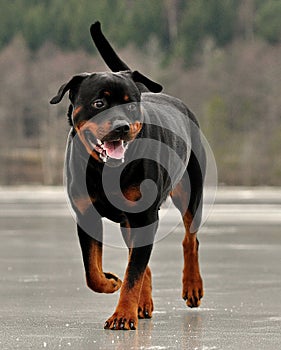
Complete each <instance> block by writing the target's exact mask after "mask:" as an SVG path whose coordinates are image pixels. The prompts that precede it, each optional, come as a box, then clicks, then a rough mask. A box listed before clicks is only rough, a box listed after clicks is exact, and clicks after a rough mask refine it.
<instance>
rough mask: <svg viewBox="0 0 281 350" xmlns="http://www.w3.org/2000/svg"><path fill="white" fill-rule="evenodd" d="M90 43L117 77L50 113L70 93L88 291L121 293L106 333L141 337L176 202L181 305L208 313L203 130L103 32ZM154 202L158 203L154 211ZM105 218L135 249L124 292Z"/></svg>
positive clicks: (74, 88) (75, 85) (84, 80)
mask: <svg viewBox="0 0 281 350" xmlns="http://www.w3.org/2000/svg"><path fill="white" fill-rule="evenodd" d="M91 34H92V38H93V40H94V42H95V44H96V46H97V48H98V50H99V51H100V53H101V55H102V56H103V58H104V60H105V62H106V63H107V64H108V66H109V67H110V68H111V70H112V71H113V73H112V72H105V73H91V74H88V73H83V74H80V75H76V76H74V77H72V78H71V79H70V80H69V81H68V82H67V83H65V84H64V85H62V86H61V88H60V89H59V91H58V94H57V95H56V96H55V97H54V98H53V99H52V100H51V103H52V104H56V103H59V102H60V101H61V100H62V98H63V96H64V94H65V93H66V92H67V91H69V99H70V102H71V105H70V108H69V112H68V116H69V121H70V124H71V127H72V128H71V131H70V134H69V140H68V146H67V151H66V164H65V167H66V177H67V189H68V194H69V198H70V201H71V205H72V207H73V209H74V211H75V213H76V216H77V229H78V235H79V240H80V244H81V249H82V254H83V261H84V265H85V271H86V280H87V285H88V286H89V287H90V288H91V289H92V290H93V291H96V292H99V293H113V292H115V291H117V290H118V289H119V288H120V287H121V292H120V298H119V302H118V305H117V307H116V310H115V312H114V313H113V315H112V316H111V317H110V318H109V319H108V320H107V321H106V323H105V326H104V327H105V328H108V329H136V327H137V324H138V318H151V317H152V312H153V301H152V294H151V292H152V287H151V271H150V268H149V267H148V262H149V258H150V254H151V251H152V246H153V239H154V236H155V233H156V229H157V224H158V210H159V208H160V206H161V204H162V203H163V202H164V201H165V200H166V198H167V197H168V196H169V195H171V198H172V200H173V202H174V204H175V205H176V207H177V208H178V209H179V210H180V212H181V214H182V217H183V223H184V227H185V237H184V240H183V252H184V269H183V280H182V282H183V290H182V297H183V299H184V300H186V304H187V305H188V306H189V307H197V306H199V304H200V299H201V298H202V296H203V284H202V279H201V276H200V272H199V264H198V240H197V238H196V230H197V228H198V227H199V224H200V220H201V211H202V188H203V180H204V172H205V152H204V149H203V146H202V144H201V140H200V132H199V129H198V123H197V121H196V119H195V117H194V115H193V114H192V113H191V112H190V111H189V110H188V108H187V107H186V106H185V105H184V104H183V103H182V102H181V101H180V100H179V99H176V98H173V97H171V96H168V95H165V94H162V93H160V91H161V90H162V87H161V86H160V85H159V84H157V83H155V82H153V81H151V80H150V79H148V78H146V77H145V76H143V75H142V74H140V73H138V72H132V71H130V70H129V67H128V66H127V65H126V64H125V63H124V62H123V61H121V60H120V58H119V57H118V56H117V55H116V53H115V52H114V50H113V49H112V47H111V46H110V44H109V43H108V41H107V40H106V38H105V37H104V36H103V34H102V32H101V29H100V24H99V22H97V23H95V24H94V25H92V27H91ZM167 147H168V148H169V149H170V150H172V151H171V152H172V153H169V151H167ZM174 153H175V156H173V154H174ZM183 168H184V171H183ZM120 169H121V170H122V171H121V170H120ZM116 179H117V180H118V181H117V180H116ZM147 180H150V181H148V182H147ZM151 182H153V183H154V187H153V188H155V185H156V187H157V191H156V192H155V191H154V192H155V193H154V194H153V196H154V197H153V196H149V194H151V187H149V185H151ZM105 183H106V186H105ZM105 187H106V188H105ZM152 192H153V191H152ZM146 196H148V197H151V198H152V197H153V198H152V199H151V198H149V200H150V202H149V200H148V201H146V198H145V197H146ZM103 217H106V218H108V219H110V220H112V221H114V222H118V223H120V227H121V232H122V235H123V237H124V240H125V242H126V244H127V245H128V247H129V261H128V266H127V269H126V273H125V276H124V280H123V282H121V280H120V279H119V278H118V277H117V276H116V275H115V274H113V273H107V272H103V268H102V246H103V244H102V242H103V234H102V218H103Z"/></svg>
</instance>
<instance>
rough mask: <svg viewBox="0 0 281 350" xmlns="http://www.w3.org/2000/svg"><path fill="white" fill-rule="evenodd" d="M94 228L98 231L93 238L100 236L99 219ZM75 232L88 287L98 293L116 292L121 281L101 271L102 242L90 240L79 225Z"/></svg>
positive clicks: (113, 275)
mask: <svg viewBox="0 0 281 350" xmlns="http://www.w3.org/2000/svg"><path fill="white" fill-rule="evenodd" d="M94 227H95V230H96V231H99V232H98V233H96V234H95V237H100V236H102V222H101V219H97V220H96V222H95V223H94ZM77 231H78V236H79V241H80V246H81V250H82V255H83V262H84V267H85V273H86V281H87V285H88V287H89V288H90V289H92V290H93V291H94V292H98V293H114V292H116V291H117V290H118V289H119V288H120V287H121V284H122V281H121V280H120V279H119V278H118V276H116V275H115V274H113V273H111V272H103V270H102V249H103V245H102V240H97V239H94V238H92V237H91V236H89V234H88V233H86V232H85V231H84V230H83V229H82V227H80V226H79V225H77ZM97 235H98V236H97Z"/></svg>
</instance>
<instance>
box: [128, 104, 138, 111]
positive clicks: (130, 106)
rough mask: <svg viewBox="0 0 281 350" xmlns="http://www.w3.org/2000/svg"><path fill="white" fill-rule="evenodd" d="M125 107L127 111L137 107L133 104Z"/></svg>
mask: <svg viewBox="0 0 281 350" xmlns="http://www.w3.org/2000/svg"><path fill="white" fill-rule="evenodd" d="M127 109H128V111H129V112H133V111H135V110H136V109H137V106H136V105H135V104H129V105H128V106H127Z"/></svg>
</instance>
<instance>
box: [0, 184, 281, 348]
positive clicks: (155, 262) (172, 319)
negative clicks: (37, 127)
mask: <svg viewBox="0 0 281 350" xmlns="http://www.w3.org/2000/svg"><path fill="white" fill-rule="evenodd" d="M179 222H180V220H179V215H178V212H177V211H176V210H175V209H173V208H172V207H171V208H169V210H166V209H165V212H164V215H163V222H162V225H161V226H160V230H162V231H161V232H164V231H163V230H166V231H167V234H165V235H164V236H166V237H165V238H164V239H162V240H160V241H159V242H157V243H156V244H155V246H154V251H153V254H152V258H151V264H150V265H151V268H152V273H153V296H154V307H155V311H154V313H153V318H152V319H151V320H140V322H139V328H138V330H137V331H127V332H124V331H123V332H122V331H108V330H103V323H104V321H105V320H106V319H107V318H108V316H110V315H111V314H112V312H113V311H114V307H115V305H116V303H117V299H118V294H113V295H104V294H96V293H93V292H91V291H90V290H89V289H88V288H87V287H86V286H85V281H84V271H83V265H82V259H81V253H80V248H79V246H78V240H77V236H76V231H75V223H74V221H73V218H72V217H71V215H70V212H69V209H68V207H67V204H66V199H65V195H64V192H63V190H62V189H61V188H55V189H54V188H44V189H42V188H21V189H13V188H11V189H5V188H2V189H0V235H1V245H0V259H1V264H0V270H1V274H0V279H1V284H0V320H1V327H0V349H16V348H19V349H41V348H46V349H120V350H121V349H122V350H123V349H194V350H195V349H199V350H200V349H202V350H203V349H204V350H211V349H239V348H240V349H255V350H256V349H259V350H260V349H278V348H280V343H281V334H280V333H281V332H280V329H281V302H280V295H281V189H278V188H273V189H272V188H261V189H251V188H227V189H225V188H224V189H219V191H218V194H217V201H216V204H215V205H214V207H213V210H212V213H211V215H210V217H209V219H208V221H207V222H206V223H205V225H204V227H203V228H202V229H201V231H200V233H199V241H200V263H201V273H202V277H203V279H204V284H205V296H204V298H203V299H202V304H201V306H200V308H198V309H188V308H187V307H186V306H185V303H184V301H183V300H182V299H181V272H182V264H183V259H182V248H181V241H182V238H183V228H182V226H181V225H178V223H179ZM115 229H116V228H115V227H113V225H112V224H109V223H106V224H105V230H106V231H107V232H108V234H110V233H111V232H112V230H115ZM118 242H119V241H118ZM118 242H117V243H116V246H118V244H119V243H118ZM126 262H127V251H126V250H125V249H122V248H116V247H115V246H114V244H113V246H106V247H105V252H104V267H105V270H106V271H113V272H116V273H117V274H118V275H119V276H121V277H122V276H123V274H124V269H125V267H126Z"/></svg>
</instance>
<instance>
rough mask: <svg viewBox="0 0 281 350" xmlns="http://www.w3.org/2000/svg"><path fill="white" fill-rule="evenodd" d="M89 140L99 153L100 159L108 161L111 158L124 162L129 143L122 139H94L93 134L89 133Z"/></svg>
mask: <svg viewBox="0 0 281 350" xmlns="http://www.w3.org/2000/svg"><path fill="white" fill-rule="evenodd" d="M87 140H88V142H89V144H90V145H91V147H92V148H93V149H94V150H95V151H96V152H97V153H98V154H99V157H100V159H101V160H102V161H103V162H104V163H106V162H107V160H108V159H109V158H112V159H118V160H120V159H121V160H122V162H124V159H125V152H126V150H127V147H128V143H127V142H126V141H124V140H121V139H116V140H111V141H104V142H103V141H101V140H99V139H96V140H93V135H92V134H89V133H87Z"/></svg>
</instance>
